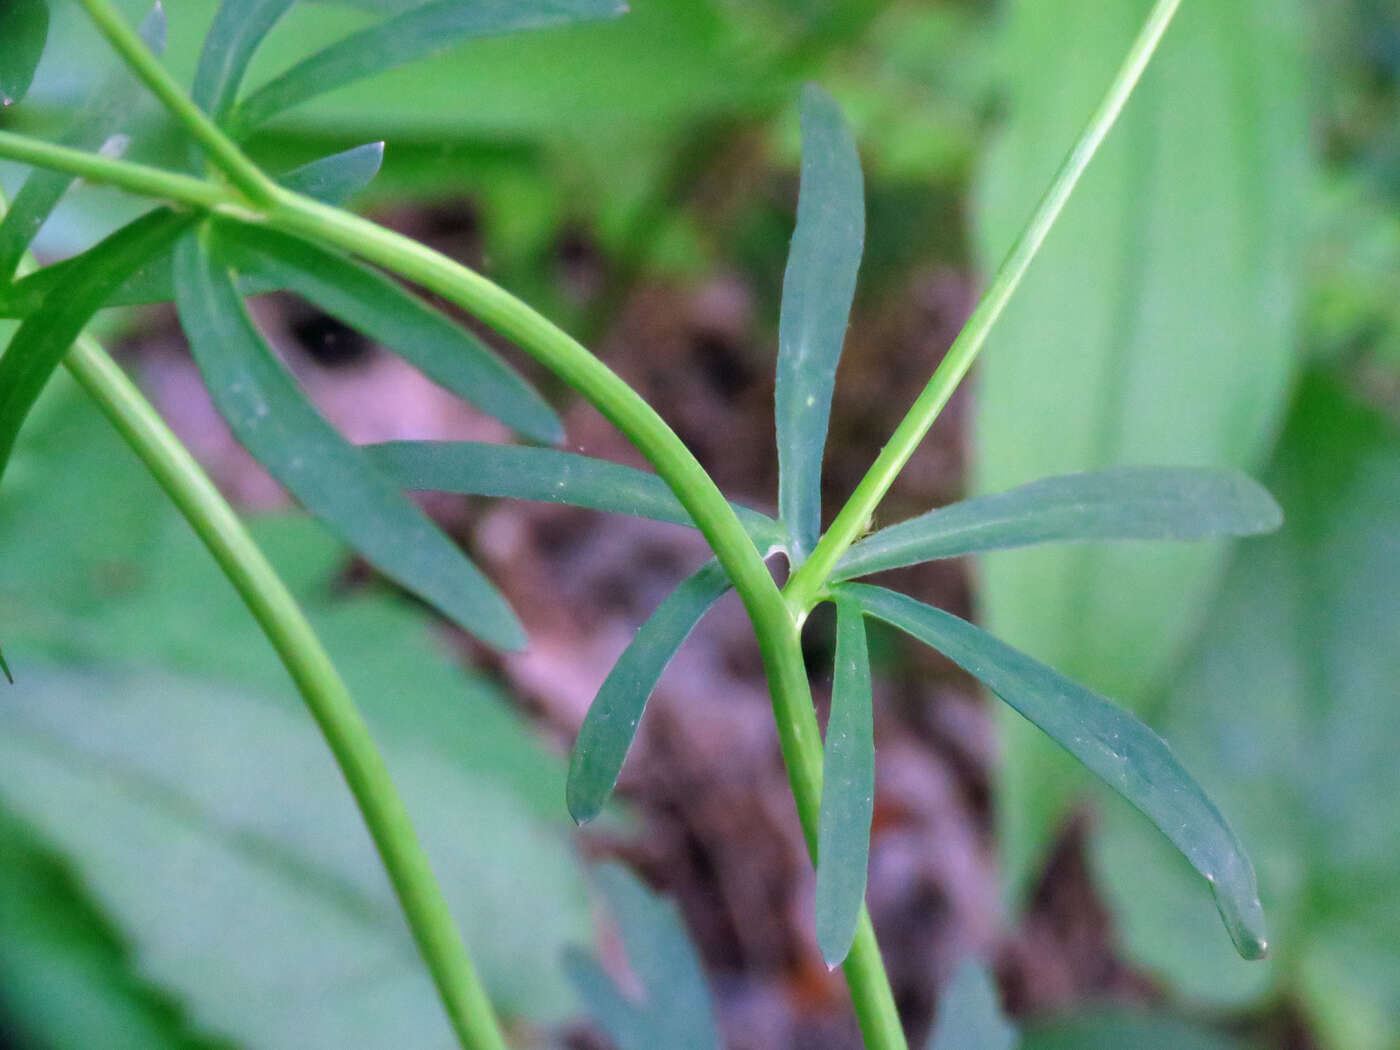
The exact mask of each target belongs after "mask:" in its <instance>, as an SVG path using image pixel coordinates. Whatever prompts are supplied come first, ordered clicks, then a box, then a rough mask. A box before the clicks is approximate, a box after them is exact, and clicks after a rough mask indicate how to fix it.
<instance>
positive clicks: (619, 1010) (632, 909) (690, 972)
mask: <svg viewBox="0 0 1400 1050" xmlns="http://www.w3.org/2000/svg"><path fill="white" fill-rule="evenodd" d="M594 878H595V880H596V881H597V883H598V884H599V886H600V888H601V889H602V891H603V895H604V897H605V898H606V900H607V903H608V907H609V910H610V911H611V912H612V914H613V917H614V918H615V919H616V921H617V925H618V928H619V931H620V933H621V935H622V946H623V948H624V949H625V950H626V952H627V961H628V964H629V968H630V969H631V971H632V973H633V974H634V975H635V976H636V978H637V981H638V983H639V984H640V985H641V988H642V1000H641V1001H640V1002H634V1001H633V1000H632V999H630V998H629V997H628V996H627V995H625V994H623V993H622V992H620V991H619V990H618V989H617V988H616V986H615V985H614V984H613V982H612V980H611V979H610V978H609V977H608V975H607V974H606V973H604V971H603V969H602V967H601V966H599V965H598V963H597V962H595V961H594V960H593V959H592V958H591V957H589V956H586V955H584V954H582V953H581V952H577V951H575V952H572V953H571V954H570V957H569V959H568V967H569V971H570V976H571V978H572V979H573V982H574V986H575V987H576V988H577V989H578V992H579V995H580V996H581V997H582V998H583V1000H584V1002H585V1004H586V1005H587V1006H588V1009H589V1012H590V1013H591V1014H592V1015H593V1018H594V1019H595V1020H596V1021H597V1022H598V1023H599V1024H600V1025H601V1026H602V1028H603V1030H604V1031H605V1032H607V1033H608V1035H609V1036H610V1037H611V1038H612V1039H613V1041H614V1042H615V1043H616V1044H617V1047H618V1050H657V1048H658V1047H666V1048H667V1050H720V1046H721V1044H720V1038H719V1031H718V1029H717V1027H716V1025H715V1019H714V1011H713V1009H712V1007H711V1005H710V993H709V989H708V988H706V986H705V973H704V970H703V969H702V968H701V966H700V959H699V957H698V956H697V955H696V953H695V949H694V948H693V947H692V946H691V943H690V939H689V938H688V937H687V936H686V932H685V925H684V924H683V923H682V921H681V917H680V913H679V911H678V910H677V908H676V906H675V905H674V904H672V903H671V902H670V901H668V900H666V899H664V898H662V897H659V896H657V895H655V894H653V893H651V892H649V891H648V890H647V889H646V888H645V887H643V886H642V885H641V884H640V883H639V882H638V881H637V880H636V878H635V877H634V876H633V875H632V874H631V873H629V872H628V871H626V870H625V869H623V868H620V867H617V866H616V865H604V866H602V867H600V868H598V869H597V870H596V871H595V872H594Z"/></svg>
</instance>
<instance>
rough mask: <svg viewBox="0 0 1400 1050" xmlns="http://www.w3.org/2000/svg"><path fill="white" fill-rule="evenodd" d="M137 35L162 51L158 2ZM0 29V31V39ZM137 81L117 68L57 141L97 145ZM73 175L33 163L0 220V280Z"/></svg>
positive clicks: (120, 116)
mask: <svg viewBox="0 0 1400 1050" xmlns="http://www.w3.org/2000/svg"><path fill="white" fill-rule="evenodd" d="M140 36H141V39H142V40H143V41H144V42H145V44H146V46H147V47H148V48H150V49H151V50H152V51H153V52H155V53H156V54H159V53H160V52H162V51H164V50H165V9H164V8H163V7H161V5H160V4H156V5H155V6H154V7H152V8H151V11H150V13H149V14H148V15H147V16H146V18H145V20H144V21H143V22H142V23H141V27H140ZM3 38H4V33H3V32H0V39H3ZM141 90H142V85H141V82H140V81H139V80H137V79H136V77H135V76H133V75H132V73H131V71H130V70H128V69H125V68H122V69H120V70H118V71H117V72H116V73H115V74H114V75H113V76H112V77H110V78H109V79H108V81H107V82H106V83H105V84H103V85H102V86H101V87H99V88H98V89H97V92H96V93H95V94H94V95H93V97H92V98H91V99H89V100H88V101H87V102H85V103H84V104H83V105H82V106H81V107H79V109H78V111H77V114H76V115H75V117H74V119H73V123H72V124H71V125H70V126H69V128H68V130H67V131H66V132H65V133H64V135H63V137H62V138H61V139H59V142H60V143H61V144H62V145H65V146H71V147H72V148H74V149H82V150H96V149H98V148H100V147H101V146H102V145H103V144H104V143H106V142H107V140H108V139H109V138H111V136H112V135H113V134H114V133H115V132H116V131H117V130H118V129H119V128H120V127H121V126H122V122H123V121H125V120H127V119H128V118H129V117H130V115H131V110H132V107H133V106H135V104H136V101H137V99H138V98H139V97H140V92H141ZM74 178H75V176H73V175H69V174H68V173H67V172H62V171H52V170H49V169H43V168H36V169H35V170H34V171H33V172H32V173H31V174H30V175H29V177H28V178H26V179H25V180H24V185H23V186H21V187H20V190H19V192H18V193H17V194H15V199H14V201H13V202H12V203H11V204H10V209H9V211H8V212H6V213H5V220H4V222H3V223H0V280H9V279H10V278H11V277H13V276H14V273H15V269H16V268H17V267H18V266H19V262H20V260H21V259H22V258H24V253H25V250H26V249H27V248H28V247H29V243H30V241H32V240H33V239H34V237H35V235H36V234H37V233H38V232H39V228H40V227H41V226H43V225H44V221H45V220H46V219H47V218H48V217H49V215H50V214H51V213H52V212H53V209H54V206H55V205H57V204H58V202H59V200H60V199H61V198H62V197H63V195H64V194H65V193H66V192H67V191H68V187H69V186H71V185H72V184H73V181H74Z"/></svg>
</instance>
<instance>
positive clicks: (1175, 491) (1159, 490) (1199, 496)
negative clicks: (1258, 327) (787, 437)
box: [833, 467, 1283, 580]
mask: <svg viewBox="0 0 1400 1050" xmlns="http://www.w3.org/2000/svg"><path fill="white" fill-rule="evenodd" d="M1282 520H1283V519H1282V517H1281V515H1280V512H1279V509H1278V504H1277V503H1275V502H1274V500H1273V497H1271V496H1270V495H1269V494H1268V492H1267V491H1265V490H1264V489H1263V488H1262V487H1261V486H1260V485H1258V484H1257V483H1256V482H1254V481H1251V480H1250V479H1249V478H1248V477H1246V476H1245V475H1243V474H1240V473H1238V472H1236V471H1229V470H1207V469H1201V470H1193V469H1191V468H1189V467H1114V468H1111V469H1109V470H1102V471H1097V472H1095V473H1092V474H1066V475H1063V476H1062V477H1058V478H1044V479H1042V480H1040V481H1032V482H1031V483H1030V484H1028V485H1022V486H1020V487H1019V488H1014V489H1012V490H1011V491H1010V492H999V493H997V494H996V495H993V496H977V497H974V498H972V499H968V500H963V501H962V502H960V503H953V504H950V505H949V506H946V507H939V508H938V509H937V510H931V511H929V512H928V513H927V514H921V515H919V516H918V517H917V518H911V519H910V520H909V521H904V522H900V523H899V524H898V525H891V526H890V527H889V528H886V529H881V530H880V531H879V532H877V533H875V534H874V535H873V536H868V537H866V538H865V539H863V540H861V541H860V542H859V543H857V544H855V546H853V547H851V549H850V550H849V551H847V552H846V554H845V556H844V557H842V559H841V561H840V562H839V563H838V564H837V566H836V571H835V573H834V574H833V576H834V578H835V579H838V580H846V579H850V578H851V577H853V576H864V575H866V574H867V573H872V572H883V571H884V570H886V569H896V568H899V567H900V566H903V565H913V564H916V563H917V562H922V561H929V560H931V559H933V558H954V557H958V556H959V555H963V554H974V553H978V552H981V551H989V550H1002V549H1005V548H1008V547H1024V546H1028V545H1030V544H1035V543H1050V542H1054V541H1059V540H1201V539H1208V538H1210V537H1212V536H1250V535H1254V534H1256V533H1260V532H1271V531H1273V530H1274V529H1276V528H1278V526H1279V524H1280V523H1281V522H1282Z"/></svg>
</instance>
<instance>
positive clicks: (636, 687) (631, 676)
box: [565, 561, 730, 824]
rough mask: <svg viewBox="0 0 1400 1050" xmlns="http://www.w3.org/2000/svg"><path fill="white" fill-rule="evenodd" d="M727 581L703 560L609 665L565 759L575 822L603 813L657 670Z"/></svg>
mask: <svg viewBox="0 0 1400 1050" xmlns="http://www.w3.org/2000/svg"><path fill="white" fill-rule="evenodd" d="M729 586H730V584H729V577H728V575H726V574H725V571H724V569H723V567H722V566H721V565H720V564H719V562H717V561H710V562H707V563H706V564H705V565H704V566H703V567H701V568H700V569H699V570H698V571H696V572H695V573H693V574H692V575H691V576H690V577H688V578H687V579H686V580H685V581H684V582H683V583H681V585H680V586H679V587H677V588H676V589H675V590H674V591H672V592H671V594H670V596H669V597H668V598H667V599H666V600H665V601H664V602H662V603H661V604H660V605H659V606H658V607H657V609H656V612H654V613H652V615H651V618H650V619H649V620H647V622H646V623H644V624H642V626H641V627H640V628H639V629H638V631H637V633H636V635H635V636H634V637H633V638H632V641H631V643H630V644H629V645H628V646H627V649H626V650H625V651H624V652H623V654H622V656H621V657H619V658H618V661H617V663H616V664H615V665H613V669H612V671H611V672H609V674H608V677H607V679H606V680H605V681H604V682H603V685H602V687H601V688H600V689H599V690H598V695H597V696H596V697H594V699H593V703H592V705H591V706H590V707H589V708H588V714H587V716H585V718H584V720H583V725H582V726H581V727H580V728H579V731H578V742H577V743H575V744H574V753H573V756H572V758H570V760H569V780H568V784H567V786H566V788H565V797H566V800H567V802H568V806H569V813H570V815H571V816H572V817H573V818H574V820H575V821H577V822H578V823H580V824H583V823H586V822H588V821H590V820H592V819H593V818H594V817H596V816H597V815H598V814H599V813H600V812H602V809H603V806H604V805H605V804H606V803H607V801H608V799H609V798H610V797H611V795H612V790H613V786H614V785H615V784H616V783H617V778H618V775H619V774H620V773H621V772H622V763H623V760H624V759H626V757H627V752H628V750H629V749H630V748H631V747H632V740H633V738H634V737H635V736H636V735H637V725H638V723H640V722H641V720H642V712H644V711H645V710H646V706H647V701H648V700H650V699H651V694H652V690H654V689H655V688H656V683H657V681H658V680H659V679H660V678H661V672H662V671H664V670H666V665H667V664H668V663H670V662H671V657H673V656H675V655H676V650H677V649H679V648H680V647H681V643H682V642H684V641H685V640H686V637H687V636H688V635H689V634H690V632H691V631H692V630H693V629H694V627H695V625H696V624H697V623H699V622H700V617H702V616H704V615H705V613H706V611H707V610H708V609H709V608H710V606H712V605H714V603H715V602H717V601H719V599H720V597H721V596H722V595H723V594H724V593H725V592H726V591H727V590H729Z"/></svg>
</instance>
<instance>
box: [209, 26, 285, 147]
mask: <svg viewBox="0 0 1400 1050" xmlns="http://www.w3.org/2000/svg"><path fill="white" fill-rule="evenodd" d="M294 2H295V0H223V2H222V3H221V4H220V5H219V10H218V11H217V12H215V14H214V23H213V25H211V26H210V27H209V32H208V33H207V34H206V35H205V37H204V47H203V49H202V50H201V51H200V54H199V65H198V66H196V67H195V73H194V88H193V90H192V91H191V92H190V95H191V97H192V98H193V99H194V102H195V105H197V106H199V107H200V108H201V109H203V110H204V111H205V112H206V113H208V114H209V116H211V117H212V118H213V119H214V122H215V123H216V124H222V123H223V122H224V121H225V119H226V118H227V117H228V114H229V111H230V110H231V109H233V104H234V103H235V102H236V101H237V100H238V89H239V87H240V86H241V85H242V83H243V75H244V73H246V72H247V70H248V63H249V62H250V61H252V58H253V52H255V51H256V50H257V49H258V45H259V44H261V43H262V41H263V38H264V37H266V36H267V34H268V33H269V32H271V30H272V27H273V26H275V25H276V24H277V22H278V20H279V19H280V18H281V17H282V16H283V15H285V14H286V13H287V11H288V10H289V9H290V8H291V6H292V4H293V3H294Z"/></svg>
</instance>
